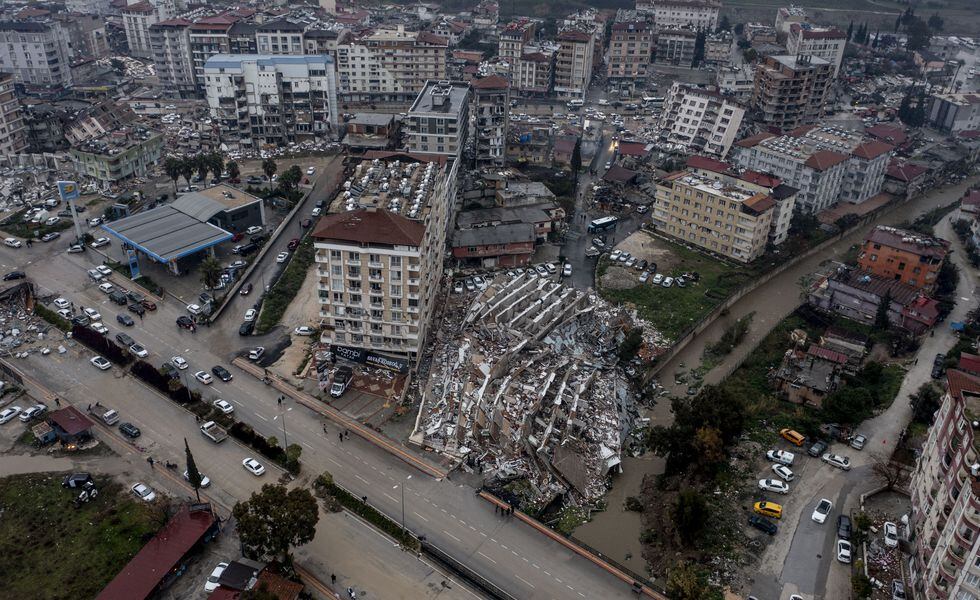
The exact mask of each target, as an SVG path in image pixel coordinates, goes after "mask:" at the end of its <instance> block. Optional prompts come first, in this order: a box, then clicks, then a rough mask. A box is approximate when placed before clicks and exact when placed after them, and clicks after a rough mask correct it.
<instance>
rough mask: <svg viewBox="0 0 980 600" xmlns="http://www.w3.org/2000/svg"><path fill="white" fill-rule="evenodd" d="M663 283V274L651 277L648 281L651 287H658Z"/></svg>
mask: <svg viewBox="0 0 980 600" xmlns="http://www.w3.org/2000/svg"><path fill="white" fill-rule="evenodd" d="M663 282H664V275H663V273H657V274H656V275H654V276H653V279H651V280H650V283H652V284H653V285H660V284H662V283H663Z"/></svg>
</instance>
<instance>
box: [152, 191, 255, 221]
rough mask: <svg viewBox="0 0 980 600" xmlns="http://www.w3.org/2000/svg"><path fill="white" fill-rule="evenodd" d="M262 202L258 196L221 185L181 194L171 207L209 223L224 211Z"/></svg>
mask: <svg viewBox="0 0 980 600" xmlns="http://www.w3.org/2000/svg"><path fill="white" fill-rule="evenodd" d="M261 201H262V199H261V198H259V197H257V196H253V195H251V194H248V193H246V192H243V191H241V190H240V189H238V188H234V187H232V186H230V185H225V184H223V183H221V184H218V185H215V186H211V187H209V188H205V189H203V190H201V191H199V192H190V193H187V194H181V196H180V197H179V198H177V199H176V200H174V201H173V202H171V203H170V206H172V207H173V208H176V209H177V210H179V211H180V212H182V213H184V214H186V215H190V216H192V217H194V218H196V219H200V220H201V221H207V220H209V219H210V218H211V217H213V216H214V215H216V214H218V213H220V212H222V211H225V210H230V209H234V208H239V207H242V206H246V205H248V204H252V203H254V202H261Z"/></svg>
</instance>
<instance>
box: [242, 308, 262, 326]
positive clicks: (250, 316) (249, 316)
mask: <svg viewBox="0 0 980 600" xmlns="http://www.w3.org/2000/svg"><path fill="white" fill-rule="evenodd" d="M258 314H259V311H257V310H255V309H254V308H250V309H248V310H246V311H245V322H246V323H251V322H252V321H254V320H255V317H257V316H258Z"/></svg>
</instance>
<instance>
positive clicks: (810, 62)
mask: <svg viewBox="0 0 980 600" xmlns="http://www.w3.org/2000/svg"><path fill="white" fill-rule="evenodd" d="M769 58H771V59H773V60H775V61H776V62H778V63H779V64H781V65H783V66H785V67H788V68H790V69H793V70H794V71H796V70H802V69H809V68H812V67H820V66H826V65H829V64H830V62H829V61H827V60H825V59H823V58H820V57H819V56H810V55H801V56H796V55H795V54H776V55H774V56H770V57H769ZM803 59H806V60H803Z"/></svg>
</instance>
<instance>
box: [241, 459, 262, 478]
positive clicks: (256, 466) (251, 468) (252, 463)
mask: <svg viewBox="0 0 980 600" xmlns="http://www.w3.org/2000/svg"><path fill="white" fill-rule="evenodd" d="M242 466H243V467H245V470H246V471H248V472H249V473H251V474H252V475H255V476H256V477H258V476H259V475H261V474H263V473H265V467H263V466H262V463H260V462H259V461H257V460H255V459H254V458H252V457H248V458H246V459H245V460H243V461H242Z"/></svg>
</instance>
